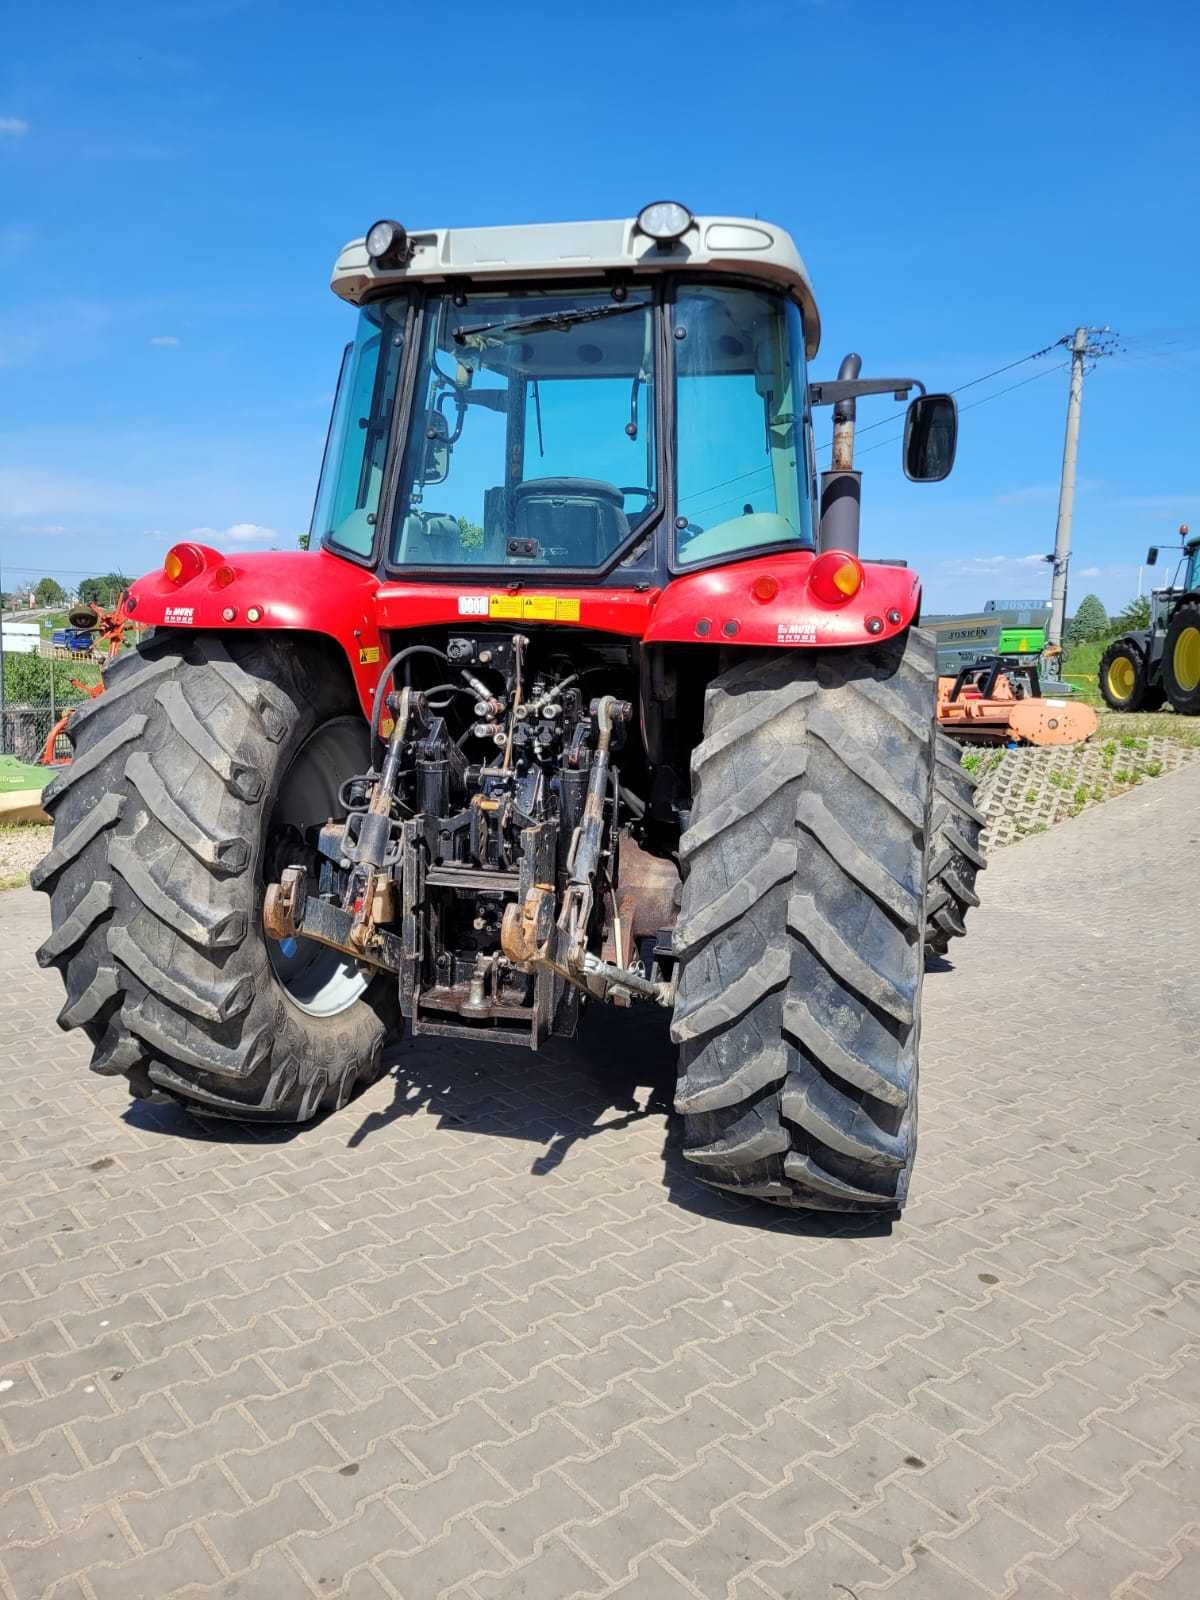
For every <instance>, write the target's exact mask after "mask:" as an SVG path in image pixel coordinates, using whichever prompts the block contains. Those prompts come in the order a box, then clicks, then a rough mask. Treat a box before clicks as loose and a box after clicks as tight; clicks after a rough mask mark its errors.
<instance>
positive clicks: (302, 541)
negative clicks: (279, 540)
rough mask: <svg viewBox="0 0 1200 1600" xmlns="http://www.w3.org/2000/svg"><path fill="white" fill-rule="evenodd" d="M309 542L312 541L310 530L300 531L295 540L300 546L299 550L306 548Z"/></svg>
mask: <svg viewBox="0 0 1200 1600" xmlns="http://www.w3.org/2000/svg"><path fill="white" fill-rule="evenodd" d="M311 542H312V534H311V532H310V533H302V534H301V535H300V536H299V538H298V539H297V540H296V543H297V544H298V545H299V546H300V548H301V550H307V549H308V547H309V545H310V543H311Z"/></svg>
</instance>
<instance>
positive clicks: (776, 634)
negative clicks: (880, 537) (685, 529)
mask: <svg viewBox="0 0 1200 1600" xmlns="http://www.w3.org/2000/svg"><path fill="white" fill-rule="evenodd" d="M831 553H832V554H837V553H838V552H831ZM816 559H817V558H816V556H815V554H814V553H813V552H812V551H803V552H801V553H799V554H796V553H792V554H788V555H779V556H763V557H759V558H757V559H754V560H750V561H739V562H736V563H734V564H732V565H730V566H726V567H710V568H708V569H707V570H705V571H704V572H694V573H689V574H688V575H687V576H686V577H682V578H676V579H675V580H674V582H673V583H669V584H668V585H667V587H666V588H665V589H664V590H663V591H662V593H661V595H660V596H659V599H658V603H657V604H656V606H655V607H654V612H653V615H652V616H651V618H650V621H649V624H648V626H647V629H646V633H645V640H646V643H647V644H682V643H685V642H686V643H689V644H695V643H703V642H708V643H710V644H726V645H727V644H731V643H735V642H736V643H737V644H739V645H749V646H755V645H761V646H764V647H768V646H769V647H770V648H772V649H778V648H779V647H780V646H781V645H783V646H789V647H795V646H798V647H801V648H803V647H807V648H810V649H811V648H814V647H815V648H828V647H829V646H830V645H860V646H861V645H871V644H879V643H881V642H882V641H883V640H884V639H890V638H892V637H894V636H895V635H896V634H898V633H903V632H904V630H905V629H906V628H908V627H910V626H912V624H913V623H914V622H915V621H916V620H917V619H918V617H919V615H920V609H921V580H920V578H918V576H917V574H916V573H915V572H911V571H910V570H909V569H908V568H907V567H896V566H891V565H886V564H884V563H882V562H872V561H863V562H862V568H863V581H862V586H861V588H860V589H859V590H858V592H857V593H856V594H854V595H853V596H852V597H851V598H850V599H848V600H844V601H841V602H840V603H838V604H830V603H828V602H826V601H824V600H822V599H821V598H820V597H819V596H818V595H816V594H815V593H814V592H813V590H812V589H811V587H810V586H809V575H810V573H811V571H812V568H813V564H814V562H815V561H816ZM763 579H769V580H773V583H774V584H775V585H777V587H776V588H775V589H774V592H773V593H772V592H771V590H772V583H771V582H767V583H761V582H760V581H759V580H763ZM756 584H757V585H758V588H757V592H756V587H755V586H756ZM763 596H765V598H763ZM868 622H870V623H871V626H870V627H868Z"/></svg>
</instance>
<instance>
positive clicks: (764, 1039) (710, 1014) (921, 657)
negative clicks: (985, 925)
mask: <svg viewBox="0 0 1200 1600" xmlns="http://www.w3.org/2000/svg"><path fill="white" fill-rule="evenodd" d="M692 772H693V808H692V815H691V825H690V827H689V829H688V831H687V833H686V834H685V836H684V838H683V841H682V846H681V856H682V861H683V867H684V884H683V899H682V904H681V909H680V919H679V926H678V928H677V930H676V938H675V945H676V949H677V951H678V953H679V957H680V981H679V994H678V999H677V1002H676V1008H675V1017H674V1023H673V1026H672V1034H673V1037H674V1038H675V1039H676V1041H677V1042H678V1043H679V1045H680V1047H681V1048H680V1076H679V1083H678V1088H677V1094H676V1108H677V1110H678V1111H679V1112H680V1114H681V1115H682V1117H683V1123H684V1155H685V1156H686V1158H687V1159H688V1160H689V1161H690V1162H692V1163H693V1164H694V1165H695V1167H696V1171H697V1175H698V1176H699V1177H701V1178H702V1179H704V1180H705V1181H706V1182H708V1183H711V1184H714V1185H716V1186H717V1187H719V1188H722V1189H730V1190H734V1191H736V1192H737V1193H739V1194H743V1195H754V1196H759V1197H761V1198H763V1199H766V1200H770V1201H774V1202H776V1203H777V1204H780V1205H785V1206H796V1207H810V1208H816V1209H822V1210H835V1211H856V1212H876V1213H878V1212H881V1211H882V1212H895V1211H897V1210H898V1209H899V1208H900V1206H902V1205H903V1203H904V1200H905V1198H906V1196H907V1193H908V1185H909V1177H910V1174H911V1171H912V1165H913V1157H914V1154H915V1150H916V1136H917V1043H918V1039H919V1037H920V1030H921V1020H920V1018H921V985H922V979H923V974H924V943H925V901H926V881H927V873H928V868H929V839H930V825H931V812H932V805H933V775H934V647H933V642H932V639H931V637H930V635H928V634H926V633H922V632H919V631H916V630H910V631H909V633H908V634H907V635H905V636H903V637H901V638H899V639H894V640H891V641H888V642H887V643H884V644H881V645H877V646H874V647H871V648H868V649H854V650H843V651H829V652H826V653H823V654H810V653H808V652H805V651H799V650H797V651H789V652H786V653H782V654H771V655H756V656H750V657H748V658H746V659H745V660H743V661H741V662H740V663H739V664H738V665H736V666H734V667H732V668H731V669H730V670H729V671H727V672H725V673H722V674H721V675H720V676H719V677H718V678H716V679H715V680H714V681H713V683H712V684H711V686H710V688H709V690H708V694H707V698H706V703H705V725H704V740H703V742H702V743H701V744H700V745H699V747H698V748H697V749H696V751H695V754H694V756H693V760H692Z"/></svg>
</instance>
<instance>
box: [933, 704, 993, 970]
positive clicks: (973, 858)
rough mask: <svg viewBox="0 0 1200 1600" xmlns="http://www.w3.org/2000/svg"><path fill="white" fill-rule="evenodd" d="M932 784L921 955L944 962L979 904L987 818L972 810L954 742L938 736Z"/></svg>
mask: <svg viewBox="0 0 1200 1600" xmlns="http://www.w3.org/2000/svg"><path fill="white" fill-rule="evenodd" d="M934 755H935V766H934V778H933V829H932V844H931V847H930V856H929V895H928V898H927V900H926V903H925V954H926V956H927V957H928V956H944V955H945V954H946V952H947V950H949V948H950V941H951V940H952V939H961V938H962V937H963V935H964V934H965V933H966V931H967V913H968V911H970V909H971V907H972V906H977V905H978V904H979V896H978V895H977V894H976V892H975V880H976V878H977V877H978V876H979V874H980V873H981V872H982V871H983V869H984V867H986V866H987V857H986V855H985V854H984V849H983V830H984V828H985V826H986V825H987V818H986V817H985V816H984V815H983V813H982V812H981V811H979V810H977V809H976V806H975V779H974V778H973V777H972V776H971V774H970V773H969V772H968V771H967V769H966V768H965V767H964V766H963V764H962V759H961V751H960V749H959V747H958V745H956V744H955V742H954V740H953V739H951V738H950V737H949V736H948V735H947V734H944V733H943V732H942V731H941V729H939V730H938V733H937V738H936V743H935V749H934Z"/></svg>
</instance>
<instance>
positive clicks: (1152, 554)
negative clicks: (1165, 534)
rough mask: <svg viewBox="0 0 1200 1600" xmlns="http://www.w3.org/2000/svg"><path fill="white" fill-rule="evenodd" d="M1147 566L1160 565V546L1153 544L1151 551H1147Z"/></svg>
mask: <svg viewBox="0 0 1200 1600" xmlns="http://www.w3.org/2000/svg"><path fill="white" fill-rule="evenodd" d="M1146 565H1147V566H1148V567H1156V566H1157V565H1158V546H1157V545H1156V544H1152V545H1151V546H1150V548H1149V550H1147V551H1146Z"/></svg>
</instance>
